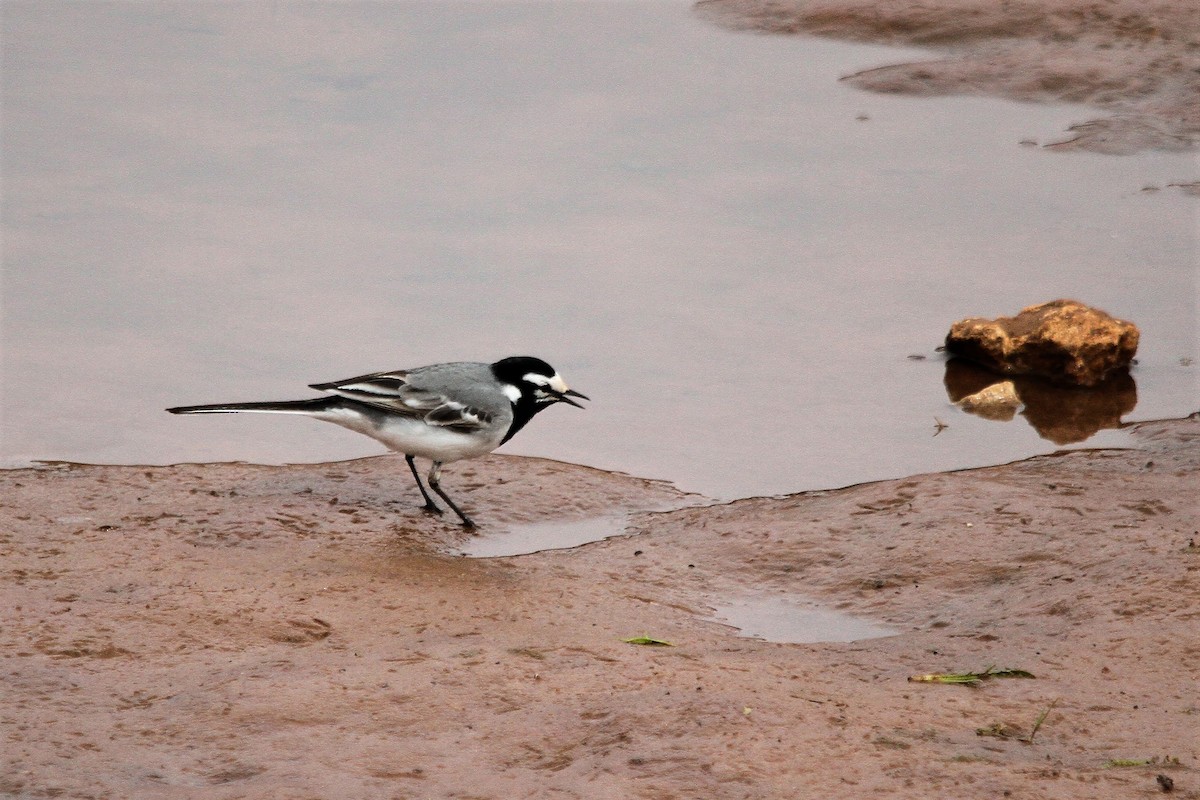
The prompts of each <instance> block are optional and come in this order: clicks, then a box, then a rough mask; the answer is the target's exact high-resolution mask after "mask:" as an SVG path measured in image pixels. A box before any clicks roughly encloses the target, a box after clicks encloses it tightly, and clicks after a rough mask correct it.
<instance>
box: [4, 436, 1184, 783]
mask: <svg viewBox="0 0 1200 800" xmlns="http://www.w3.org/2000/svg"><path fill="white" fill-rule="evenodd" d="M1135 440H1136V441H1137V443H1138V449H1132V450H1093V451H1076V452H1070V453H1066V454H1060V455H1056V456H1047V457H1038V458H1033V459H1030V460H1028V461H1022V462H1019V463H1015V464H1011V465H1006V466H998V467H992V468H986V469H977V470H971V471H964V472H956V473H948V474H932V475H920V476H915V477H912V478H907V479H903V480H894V481H885V482H882V483H872V484H864V485H860V486H854V487H850V488H846V489H841V490H836V491H828V492H809V493H803V494H797V495H792V496H787V497H778V498H759V499H748V500H742V501H738V502H734V503H730V504H725V505H716V506H707V507H697V506H690V507H683V508H677V509H676V510H674V511H668V512H648V513H637V512H638V509H653V508H661V507H664V506H669V505H686V504H689V503H695V502H696V500H697V498H695V497H684V496H681V495H679V494H678V493H676V492H674V491H673V490H672V489H671V487H669V486H667V485H664V484H661V483H653V482H647V481H643V480H639V479H636V478H632V477H628V476H622V475H613V474H608V473H604V472H600V471H596V470H591V469H587V468H584V467H578V466H571V465H567V464H561V463H556V462H550V461H543V460H538V459H528V458H517V457H502V456H492V457H489V458H486V459H483V460H480V461H478V462H471V463H466V464H460V465H454V466H452V467H451V468H448V469H447V476H446V485H447V487H448V488H449V490H450V491H452V492H455V493H456V494H457V495H458V497H459V498H460V499H461V502H462V503H463V504H464V507H466V508H467V509H470V511H471V512H473V513H474V514H475V515H476V517H477V519H478V520H479V522H480V523H481V525H482V532H481V534H480V535H487V533H488V531H492V532H495V531H496V530H500V529H503V528H505V527H506V526H511V525H516V524H525V523H530V522H537V521H542V520H547V519H564V520H577V519H580V518H585V517H587V516H589V515H596V514H612V513H616V512H619V511H628V512H630V513H631V514H632V517H631V519H630V524H629V527H628V530H627V533H626V535H624V536H621V537H618V538H614V539H610V540H607V541H604V542H599V543H594V544H590V545H586V546H583V547H580V548H576V549H572V550H561V551H555V552H543V553H536V554H532V555H526V556H519V557H513V558H495V559H472V558H466V557H462V556H455V555H451V554H450V552H449V551H451V550H452V549H454V548H455V547H458V546H461V544H462V537H463V533H462V532H461V531H460V530H459V529H458V528H456V527H455V526H453V525H450V524H448V523H446V522H444V521H442V520H439V519H436V518H432V517H428V516H425V515H423V514H422V512H420V511H419V510H418V509H416V508H414V503H415V500H416V497H415V491H413V490H410V489H409V487H408V481H407V479H406V477H407V476H406V474H405V472H406V471H405V469H404V464H403V462H402V461H401V460H399V459H396V458H392V457H381V458H372V459H364V460H358V461H352V462H343V463H335V464H319V465H308V466H290V467H262V466H248V465H239V464H210V465H181V466H173V467H123V466H82V465H70V464H53V465H48V466H47V467H46V468H44V469H26V470H12V471H4V472H0V483H3V489H2V491H0V498H3V499H2V500H0V519H2V520H3V526H2V527H0V530H2V531H3V540H2V549H3V554H4V565H5V569H4V577H5V581H4V605H5V607H6V608H7V609H9V613H8V615H7V616H6V624H5V625H4V627H3V633H2V636H0V653H2V655H3V659H4V672H5V703H4V711H3V723H2V725H3V735H4V741H5V747H4V754H3V758H4V760H5V762H6V763H5V765H4V770H3V778H2V780H3V783H2V784H0V791H3V792H6V793H7V794H9V795H13V796H19V797H53V796H64V797H98V798H99V797H114V798H115V797H120V798H174V797H204V798H235V797H236V798H297V797H304V798H307V797H312V798H321V797H347V798H365V797H372V798H374V797H386V798H466V797H471V798H513V797H547V798H550V797H555V798H589V799H594V798H614V799H615V798H632V797H637V798H698V797H703V798H783V797H796V798H801V797H868V796H884V797H891V798H909V797H911V798H928V797H957V798H996V797H1025V798H1078V797H1085V796H1086V797H1097V798H1103V797H1138V796H1150V795H1154V794H1156V793H1158V791H1159V787H1158V784H1157V783H1156V776H1157V775H1159V774H1163V775H1165V776H1166V777H1168V778H1170V779H1171V780H1173V781H1174V787H1175V789H1174V792H1175V796H1179V797H1200V771H1198V770H1197V764H1198V763H1200V741H1198V740H1197V738H1196V735H1195V733H1196V730H1197V719H1200V698H1198V697H1197V692H1196V686H1197V685H1200V667H1198V666H1197V664H1198V659H1197V656H1200V647H1198V645H1197V642H1196V637H1195V632H1196V629H1197V627H1196V626H1197V622H1198V617H1200V611H1197V605H1196V585H1197V583H1196V582H1197V579H1198V576H1200V546H1198V544H1197V540H1198V539H1200V533H1198V530H1200V500H1198V496H1197V492H1196V491H1195V489H1196V486H1197V485H1198V483H1197V476H1198V474H1200V418H1190V419H1186V420H1180V421H1167V422H1153V423H1143V424H1140V425H1137V426H1136V427H1135ZM515 509H520V510H519V511H517V510H515ZM764 595H765V596H770V597H790V598H796V597H801V598H810V599H812V600H815V601H819V602H820V603H822V604H823V605H824V606H825V607H826V608H829V609H833V610H837V611H840V612H844V613H849V614H853V615H855V616H857V617H861V618H863V619H867V620H870V621H873V622H876V623H884V624H888V625H891V626H894V627H895V628H896V629H898V630H899V631H900V633H899V634H898V635H895V636H891V637H887V638H875V639H867V640H861V641H856V642H849V643H832V642H825V643H815V644H787V643H771V642H765V641H761V640H756V639H750V638H745V637H741V636H739V635H738V632H737V631H736V630H734V629H732V628H730V627H728V626H725V625H721V624H719V623H716V622H713V621H711V620H709V619H707V617H709V616H710V615H711V613H712V609H713V608H716V607H718V606H720V605H722V604H724V603H726V602H728V601H729V600H731V599H735V598H744V597H747V596H764ZM641 635H650V636H652V637H658V638H662V639H665V640H668V641H670V642H671V643H672V644H673V645H674V646H672V647H649V646H639V645H634V644H627V643H625V642H623V641H622V639H625V638H629V637H636V636H641ZM988 666H996V667H1003V668H1017V669H1023V670H1028V671H1030V672H1032V673H1033V674H1034V675H1035V676H1036V677H1035V678H1033V679H993V680H990V681H988V682H986V683H984V684H983V685H981V686H979V687H975V688H972V687H967V686H953V685H936V684H923V683H911V682H909V681H908V680H907V679H908V677H909V676H910V675H914V674H921V673H930V672H943V671H961V670H980V669H983V668H985V667H988ZM1048 708H1049V709H1050V711H1049V713H1048V714H1046V715H1045V717H1044V720H1043V722H1042V725H1041V726H1040V727H1039V728H1038V729H1037V732H1036V735H1035V736H1034V737H1033V741H1032V742H1027V741H1023V740H1022V738H1023V737H1024V738H1028V737H1029V735H1030V733H1031V731H1032V729H1033V727H1034V724H1035V722H1036V720H1037V719H1038V718H1039V716H1041V715H1042V714H1043V713H1044V712H1045V711H1046V710H1047V709H1048ZM1168 757H1169V759H1170V760H1167V761H1166V762H1165V763H1164V762H1163V760H1164V759H1167V758H1168ZM1151 758H1158V759H1160V762H1159V763H1156V764H1151V765H1146V766H1112V765H1111V764H1109V762H1110V761H1111V760H1117V759H1126V760H1147V759H1151ZM1175 759H1177V760H1178V763H1176V762H1175Z"/></svg>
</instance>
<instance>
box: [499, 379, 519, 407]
mask: <svg viewBox="0 0 1200 800" xmlns="http://www.w3.org/2000/svg"><path fill="white" fill-rule="evenodd" d="M500 391H502V392H504V396H505V397H507V398H508V399H509V401H510V402H513V403H515V402H517V401H518V400H520V399H521V390H520V389H518V388H517V387H515V386H513V385H512V384H511V383H505V384H502V385H501V386H500Z"/></svg>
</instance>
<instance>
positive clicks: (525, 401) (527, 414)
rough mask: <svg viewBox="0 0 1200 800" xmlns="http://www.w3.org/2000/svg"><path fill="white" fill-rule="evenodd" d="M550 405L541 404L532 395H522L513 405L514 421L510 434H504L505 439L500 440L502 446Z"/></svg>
mask: <svg viewBox="0 0 1200 800" xmlns="http://www.w3.org/2000/svg"><path fill="white" fill-rule="evenodd" d="M548 405H550V403H539V402H538V401H536V400H534V399H533V397H531V396H530V395H527V394H524V393H522V394H521V399H520V400H518V401H517V402H515V403H513V404H512V409H513V421H512V425H510V426H509V427H508V433H506V434H504V438H503V439H501V440H500V444H504V443H505V442H507V441H508V440H509V439H511V438H512V437H514V436H516V435H517V431H519V430H521V428H524V427H525V425H526V424H527V423H528V422H529V420H531V419H533V417H534V415H536V414H537V413H538V412H539V411H541V410H542V409H544V408H546V406H548Z"/></svg>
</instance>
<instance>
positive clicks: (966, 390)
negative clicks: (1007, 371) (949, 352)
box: [945, 359, 1137, 444]
mask: <svg viewBox="0 0 1200 800" xmlns="http://www.w3.org/2000/svg"><path fill="white" fill-rule="evenodd" d="M1005 382H1011V383H1012V385H1013V388H1014V389H1015V391H1016V395H1017V397H1018V398H1019V399H1020V402H1021V403H1022V404H1024V409H1023V410H1022V411H1021V416H1023V417H1025V419H1026V420H1028V422H1029V424H1030V425H1032V426H1033V427H1034V429H1035V430H1036V431H1037V432H1038V435H1039V436H1041V437H1042V438H1043V439H1048V440H1050V441H1052V442H1054V443H1055V444H1073V443H1075V442H1082V441H1084V440H1086V439H1088V438H1090V437H1091V436H1093V435H1094V434H1095V433H1096V432H1097V431H1101V430H1105V429H1108V428H1119V427H1121V417H1122V416H1124V415H1125V414H1128V413H1130V412H1131V411H1133V408H1134V406H1136V405H1137V384H1136V383H1135V382H1134V380H1133V376H1132V375H1130V374H1129V373H1128V372H1121V373H1118V374H1117V375H1114V376H1112V377H1110V378H1109V379H1108V380H1106V381H1104V382H1103V383H1101V384H1099V385H1098V386H1095V387H1093V388H1090V389H1075V388H1066V387H1062V386H1055V385H1053V384H1050V383H1047V382H1046V381H1044V380H1041V379H1039V378H1032V377H1022V376H1017V377H1001V376H999V375H996V374H995V373H993V372H989V371H987V370H985V369H983V368H982V367H979V366H976V365H975V364H972V363H970V362H968V361H963V360H962V359H951V360H950V361H948V362H947V363H946V377H945V385H946V394H947V395H949V397H950V401H951V402H953V403H955V404H958V405H959V406H960V407H961V408H962V409H963V410H965V411H968V412H970V413H973V414H977V415H978V416H982V417H984V418H986V419H1005V418H1007V419H1011V418H1012V416H1013V415H1011V414H1009V415H1007V417H1006V416H1004V415H997V414H994V413H988V411H987V410H986V409H989V408H990V407H989V406H988V405H987V404H981V403H979V402H977V401H976V400H973V399H972V398H978V397H980V396H981V395H982V396H983V397H985V398H986V397H987V395H988V394H989V393H994V391H995V390H993V389H992V387H994V386H997V385H998V384H1002V383H1005ZM964 400H967V402H963V401H964Z"/></svg>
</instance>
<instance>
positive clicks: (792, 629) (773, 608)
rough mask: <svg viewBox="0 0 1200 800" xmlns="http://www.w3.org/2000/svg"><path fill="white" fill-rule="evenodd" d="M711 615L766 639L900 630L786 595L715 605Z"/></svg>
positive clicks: (841, 637) (850, 638) (839, 638)
mask: <svg viewBox="0 0 1200 800" xmlns="http://www.w3.org/2000/svg"><path fill="white" fill-rule="evenodd" d="M711 619H713V620H716V621H717V622H721V623H724V624H726V625H732V626H733V627H735V628H737V629H738V631H739V635H741V636H747V637H751V638H754V639H764V640H766V641H768V642H791V643H801V644H812V643H815V642H855V641H858V640H859V639H878V638H881V637H883V636H895V635H897V634H899V633H902V632H903V631H901V630H900V629H899V628H893V627H891V626H888V625H882V624H880V623H877V622H872V621H869V620H865V619H862V618H861V617H855V616H853V615H850V614H846V613H843V612H841V611H835V610H833V609H830V608H824V607H822V606H819V605H816V604H815V603H810V602H806V601H803V600H796V599H793V598H789V597H772V596H764V597H753V598H743V599H741V600H737V601H735V602H730V603H725V604H722V605H719V606H717V607H716V611H715V613H714V614H713V616H712V617H711Z"/></svg>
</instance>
